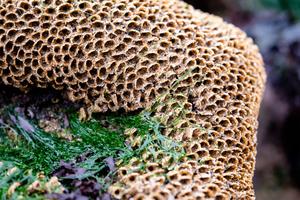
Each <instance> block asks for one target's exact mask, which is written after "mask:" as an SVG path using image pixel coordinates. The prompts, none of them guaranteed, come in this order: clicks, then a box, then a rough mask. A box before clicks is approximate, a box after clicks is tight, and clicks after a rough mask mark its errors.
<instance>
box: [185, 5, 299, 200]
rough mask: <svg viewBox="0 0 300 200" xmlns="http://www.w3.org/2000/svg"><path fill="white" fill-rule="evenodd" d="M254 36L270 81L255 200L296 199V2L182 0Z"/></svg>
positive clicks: (260, 135) (263, 109) (263, 111)
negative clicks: (220, 17)
mask: <svg viewBox="0 0 300 200" xmlns="http://www.w3.org/2000/svg"><path fill="white" fill-rule="evenodd" d="M185 1H186V2H187V3H189V4H192V5H193V6H194V7H195V8H198V9H201V10H203V11H206V12H209V13H213V14H216V15H219V16H222V17H223V18H224V19H225V20H226V21H228V22H231V23H233V24H235V25H236V26H238V27H240V28H241V29H242V30H244V31H246V32H247V34H248V35H249V36H250V37H252V38H253V39H254V41H255V43H256V44H257V45H258V46H259V47H260V51H261V53H262V55H263V57H264V61H265V68H266V71H267V74H268V82H267V86H266V91H265V95H264V100H263V104H262V107H261V114H260V119H259V120H260V127H259V131H258V149H257V150H258V155H257V163H256V171H255V177H254V184H255V190H256V197H257V200H269V199H276V200H296V199H297V200H298V199H300V130H299V125H300V0H185Z"/></svg>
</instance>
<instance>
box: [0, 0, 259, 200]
mask: <svg viewBox="0 0 300 200" xmlns="http://www.w3.org/2000/svg"><path fill="white" fill-rule="evenodd" d="M0 2H1V3H0V82H1V81H2V82H3V83H4V84H7V85H12V86H14V87H17V88H20V89H21V90H23V91H28V90H29V89H31V88H34V87H41V88H46V87H53V88H55V89H57V90H63V91H65V92H66V93H67V98H68V99H69V100H72V101H74V102H83V103H84V104H85V105H86V106H85V108H84V110H82V115H83V116H84V115H85V114H88V115H90V114H91V113H93V112H106V111H109V110H110V111H117V110H120V109H123V110H125V111H134V110H137V109H140V108H149V107H151V106H152V107H153V109H154V111H155V117H156V118H157V119H158V120H159V121H160V122H161V123H162V124H163V125H164V126H165V129H164V134H165V135H167V136H169V137H171V138H173V139H175V140H178V141H182V142H183V144H184V147H185V150H186V151H187V153H188V156H187V157H186V158H184V162H182V163H177V164H175V165H174V164H172V165H174V166H173V168H170V167H166V166H171V164H168V163H170V162H168V158H167V157H164V156H163V157H164V158H163V159H162V160H161V162H159V163H156V162H153V160H154V159H151V157H155V156H156V155H152V156H147V155H145V156H144V158H145V159H144V161H143V162H146V163H147V167H146V170H139V168H138V167H137V165H138V163H137V162H135V161H132V162H131V163H130V164H129V165H128V166H125V167H123V168H121V169H119V177H118V182H117V183H115V184H114V185H113V186H112V187H111V188H110V192H111V193H112V194H113V196H114V197H115V198H118V199H131V198H133V199H252V198H254V192H253V185H252V177H253V171H254V164H255V154H256V129H257V116H258V111H259V104H260V100H261V95H262V92H263V87H264V81H265V72H264V69H263V62H262V58H261V56H260V54H259V52H258V49H257V47H256V46H255V45H253V43H252V40H251V39H249V38H247V37H246V35H245V34H244V33H243V32H242V31H240V30H239V29H237V28H235V27H234V26H232V25H229V24H227V23H225V22H223V21H222V19H220V18H219V17H215V16H212V15H209V14H206V13H203V12H201V11H197V10H194V9H193V8H192V7H190V6H189V5H187V4H185V3H183V2H181V1H177V0H162V1H156V0H153V1H151V0H109V1H105V0H97V1H83V0H43V1H36V0H18V1H17V0H4V1H3V0H2V1H0ZM154 102H160V103H159V104H158V105H155V107H154V106H153V103H154ZM178 118H180V120H179V122H178V120H175V119H178ZM175 121H176V123H175ZM201 127H203V128H201ZM133 140H134V139H133ZM160 157H161V156H160ZM155 158H156V159H159V158H157V157H155Z"/></svg>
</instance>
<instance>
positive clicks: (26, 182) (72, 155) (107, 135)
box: [0, 107, 185, 199]
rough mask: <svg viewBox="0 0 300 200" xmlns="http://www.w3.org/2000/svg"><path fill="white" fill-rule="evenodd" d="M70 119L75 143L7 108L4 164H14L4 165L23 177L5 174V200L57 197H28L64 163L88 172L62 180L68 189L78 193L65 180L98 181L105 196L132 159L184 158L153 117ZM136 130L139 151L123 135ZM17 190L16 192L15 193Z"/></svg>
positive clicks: (1, 149) (0, 157) (1, 131)
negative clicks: (37, 181) (146, 156)
mask: <svg viewBox="0 0 300 200" xmlns="http://www.w3.org/2000/svg"><path fill="white" fill-rule="evenodd" d="M66 114H67V116H68V121H69V127H68V128H67V132H68V133H69V134H70V135H71V136H70V137H68V138H71V139H66V138H61V137H59V136H58V135H57V134H56V133H47V132H45V131H44V130H43V129H41V128H40V127H39V126H38V121H37V120H36V119H32V120H28V119H26V117H24V116H22V115H20V114H19V113H18V112H15V109H13V108H12V107H7V108H6V109H2V111H1V120H0V161H1V162H2V163H10V164H9V165H5V166H11V167H12V168H16V169H17V172H18V174H17V175H16V176H14V177H15V178H7V176H5V175H3V174H1V176H0V183H1V184H2V186H3V187H1V188H2V189H1V194H0V195H1V196H2V197H12V196H9V191H11V190H12V189H13V190H14V197H16V198H17V197H18V198H19V197H20V196H23V197H24V196H28V199H29V197H30V198H33V197H36V198H39V196H40V195H46V194H49V193H51V192H55V191H49V190H45V191H43V192H39V193H38V195H37V193H34V192H31V193H30V192H28V187H30V185H32V183H33V182H34V181H35V179H34V177H35V178H36V177H37V176H38V174H41V173H42V174H44V176H45V178H44V179H43V180H42V181H40V182H43V183H45V182H47V181H49V180H50V179H51V177H52V178H53V176H55V175H57V171H58V170H59V168H60V167H61V165H62V161H63V162H64V163H71V165H72V167H73V168H78V169H83V171H82V172H80V173H73V174H69V175H66V174H64V176H62V177H59V181H60V182H61V183H62V185H63V187H64V188H66V189H67V190H69V191H70V190H74V189H76V188H74V187H73V186H70V185H68V183H69V182H70V181H69V182H68V181H65V180H66V179H68V180H70V179H71V180H94V181H97V183H99V184H101V188H100V189H99V195H100V196H101V194H104V193H105V192H106V191H107V189H108V187H109V185H110V184H112V183H113V182H114V181H115V178H116V177H115V172H116V169H117V168H118V167H120V166H122V165H126V164H127V163H128V162H130V160H131V159H138V160H139V159H141V158H142V154H143V153H144V152H146V151H150V152H152V151H163V152H165V153H166V154H168V155H170V156H172V158H173V159H174V160H175V161H176V160H180V159H181V158H182V157H183V156H184V154H185V152H184V149H183V147H182V146H181V144H180V143H178V142H175V141H173V140H171V139H169V138H167V137H165V136H164V135H163V134H162V133H161V132H162V131H161V130H162V129H163V127H162V126H161V125H160V123H159V122H157V121H155V120H154V119H153V118H152V117H151V113H148V112H141V113H139V114H126V115H125V114H116V113H115V114H106V115H96V116H94V117H93V118H92V119H91V120H89V121H85V122H82V121H80V120H79V117H78V115H77V112H75V111H66ZM132 129H134V130H135V131H136V134H137V135H136V136H137V137H139V138H140V143H139V145H137V146H134V147H132V146H131V145H130V144H129V143H128V140H127V136H126V135H125V134H124V133H125V132H127V131H128V130H129V131H130V130H132ZM154 147H155V148H154ZM107 159H110V162H108V161H107ZM112 162H113V163H112ZM111 165H113V166H111ZM3 166H4V165H3ZM1 169H2V168H1ZM5 169H6V168H5ZM1 172H2V173H3V172H5V170H1ZM5 173H6V172H5ZM28 174H29V175H28ZM16 183H18V184H16ZM4 185H5V186H4ZM0 186H1V185H0ZM15 186H16V188H12V187H15ZM24 188H27V189H24ZM56 192H57V191H56ZM26 198H27V197H26Z"/></svg>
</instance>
